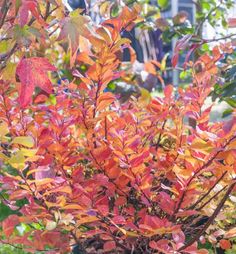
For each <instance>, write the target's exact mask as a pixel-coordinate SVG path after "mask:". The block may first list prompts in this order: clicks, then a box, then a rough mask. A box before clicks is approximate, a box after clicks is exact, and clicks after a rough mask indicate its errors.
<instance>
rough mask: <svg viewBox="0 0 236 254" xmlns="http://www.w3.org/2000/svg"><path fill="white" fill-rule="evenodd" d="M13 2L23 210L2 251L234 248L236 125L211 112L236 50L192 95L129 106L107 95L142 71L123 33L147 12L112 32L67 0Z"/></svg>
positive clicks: (7, 21)
mask: <svg viewBox="0 0 236 254" xmlns="http://www.w3.org/2000/svg"><path fill="white" fill-rule="evenodd" d="M58 2H59V1H58ZM9 3H11V5H10V4H9ZM4 6H5V9H2V10H3V11H5V12H4V13H5V14H4V15H5V16H3V14H2V16H1V20H3V22H2V29H3V30H4V31H5V34H4V36H5V37H4V38H5V40H3V41H6V40H7V41H9V43H8V44H7V45H5V44H4V43H3V41H1V43H2V45H3V44H4V45H5V47H6V52H5V53H4V55H3V56H1V59H2V69H1V83H0V108H1V110H0V119H1V123H0V142H1V148H0V159H1V163H2V166H1V178H0V179H1V198H2V202H3V204H4V205H5V206H7V207H9V208H10V212H11V214H9V215H7V216H6V218H2V219H3V221H2V223H1V227H2V231H1V242H2V243H3V244H4V243H6V244H13V245H14V244H16V245H17V246H22V248H23V249H24V250H25V251H26V252H32V253H35V252H36V251H43V250H45V251H46V252H47V253H51V254H53V253H69V252H70V251H71V250H72V248H73V247H74V246H76V248H77V250H78V251H79V252H80V253H109V252H110V253H114V252H116V253H190V254H193V253H194V254H197V253H198V254H204V253H208V250H207V246H206V245H207V244H208V243H210V244H212V245H214V246H220V247H221V248H222V249H230V248H231V239H232V238H233V237H235V236H236V228H235V227H232V226H233V225H235V210H234V207H235V205H234V204H235V196H234V195H233V194H234V193H235V185H236V181H235V165H236V164H235V144H236V135H235V131H236V125H235V116H234V113H233V116H232V118H231V119H230V121H228V122H221V123H210V122H209V112H210V110H211V107H209V108H206V109H204V107H203V106H204V102H205V100H206V98H207V97H208V96H209V95H210V94H211V92H212V88H213V86H214V85H215V83H216V80H217V74H218V67H217V65H216V63H217V62H218V60H219V56H221V55H222V54H224V51H226V50H228V49H227V48H224V47H221V48H219V47H217V46H216V47H215V48H214V50H213V52H212V54H211V55H209V54H204V55H202V56H201V57H200V58H199V59H198V61H197V62H196V63H195V64H194V65H192V66H191V68H192V79H193V83H192V84H191V85H189V86H188V87H187V88H186V89H181V88H179V89H178V96H175V93H174V90H173V87H172V86H170V85H168V86H166V87H165V89H164V97H163V98H159V97H155V98H151V97H150V95H149V94H148V93H146V92H145V90H142V92H141V96H140V97H139V98H135V97H131V98H130V99H129V100H128V101H126V102H125V103H120V101H119V99H118V98H117V96H116V95H114V94H113V93H111V92H107V91H106V89H105V88H106V87H107V86H108V84H110V82H112V81H114V80H117V79H118V78H119V79H125V78H126V75H128V74H127V73H126V72H125V71H124V70H122V63H121V60H120V56H121V55H122V52H123V49H124V48H127V47H128V48H129V47H130V46H129V43H130V42H129V40H127V39H124V38H121V36H120V34H121V32H122V31H124V30H125V29H126V30H128V31H129V30H130V29H131V28H132V27H133V26H134V25H135V23H137V22H139V21H140V20H141V19H140V16H139V12H140V8H139V6H137V5H134V7H133V9H129V8H127V7H124V8H123V10H122V12H121V13H120V14H119V16H117V17H114V18H112V19H107V20H105V21H103V22H102V23H101V25H100V26H95V25H94V24H93V23H92V22H91V21H90V20H89V19H88V17H87V16H82V15H81V14H80V11H79V10H77V11H74V12H72V13H70V14H69V15H68V16H66V15H67V14H66V13H65V11H64V8H63V6H61V5H59V4H58V3H57V1H37V2H36V1H33V0H32V1H28V0H25V1H21V3H20V4H19V3H18V2H17V1H9V2H8V1H5V5H4ZM16 14H17V15H16ZM56 17H58V18H56ZM59 18H60V20H59ZM0 24H1V23H0ZM58 31H59V35H57V32H58ZM78 49H79V53H78V52H77V51H78ZM180 49H181V48H180ZM131 51H132V49H131ZM175 53H177V52H175ZM12 56H13V57H12ZM134 58H135V56H134ZM132 61H134V59H132ZM190 64H191V63H190ZM60 70H62V71H63V72H64V73H67V74H66V79H63V78H62V77H61V72H60ZM15 74H16V77H15ZM58 79H60V82H58ZM35 88H36V89H35ZM188 118H192V119H194V121H195V125H196V126H190V125H189V123H188V121H187V119H188Z"/></svg>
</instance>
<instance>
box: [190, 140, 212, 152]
mask: <svg viewBox="0 0 236 254" xmlns="http://www.w3.org/2000/svg"><path fill="white" fill-rule="evenodd" d="M191 148H192V149H194V150H198V151H199V152H202V153H204V154H208V153H210V152H211V151H212V149H213V147H212V146H211V145H210V144H209V143H208V142H206V141H204V140H203V139H200V138H196V139H194V140H193V142H192V144H191Z"/></svg>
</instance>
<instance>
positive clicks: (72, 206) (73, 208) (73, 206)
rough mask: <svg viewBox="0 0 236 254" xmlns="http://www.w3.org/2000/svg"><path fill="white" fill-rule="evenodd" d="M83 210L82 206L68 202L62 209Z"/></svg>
mask: <svg viewBox="0 0 236 254" xmlns="http://www.w3.org/2000/svg"><path fill="white" fill-rule="evenodd" d="M70 209H71V210H77V209H78V210H83V207H82V206H80V205H77V204H70V205H66V206H64V207H63V210H70Z"/></svg>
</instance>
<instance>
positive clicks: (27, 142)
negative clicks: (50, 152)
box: [12, 136, 34, 148]
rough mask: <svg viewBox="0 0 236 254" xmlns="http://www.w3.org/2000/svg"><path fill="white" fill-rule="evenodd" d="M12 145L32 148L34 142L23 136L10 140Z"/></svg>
mask: <svg viewBox="0 0 236 254" xmlns="http://www.w3.org/2000/svg"><path fill="white" fill-rule="evenodd" d="M12 143H13V144H18V145H23V146H26V147H29V148H31V147H33V146H34V140H33V138H32V137H30V136H28V137H24V136H19V137H15V138H14V139H13V140H12Z"/></svg>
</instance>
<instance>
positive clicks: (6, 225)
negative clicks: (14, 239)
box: [2, 214, 20, 237]
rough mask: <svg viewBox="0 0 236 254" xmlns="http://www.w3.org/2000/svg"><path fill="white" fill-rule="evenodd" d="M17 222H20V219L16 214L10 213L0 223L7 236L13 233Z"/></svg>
mask: <svg viewBox="0 0 236 254" xmlns="http://www.w3.org/2000/svg"><path fill="white" fill-rule="evenodd" d="M19 223H20V220H19V217H18V216H17V215H15V214H12V215H10V216H8V217H7V218H6V219H5V220H4V221H3V223H2V228H3V232H4V234H5V235H6V236H7V237H9V236H10V235H11V234H12V233H13V231H14V229H15V226H16V225H17V224H19Z"/></svg>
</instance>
